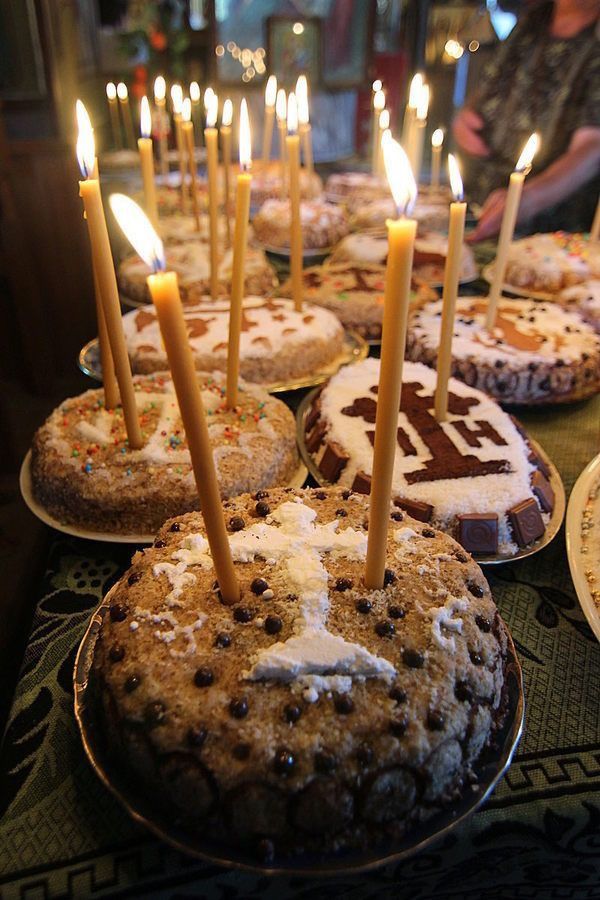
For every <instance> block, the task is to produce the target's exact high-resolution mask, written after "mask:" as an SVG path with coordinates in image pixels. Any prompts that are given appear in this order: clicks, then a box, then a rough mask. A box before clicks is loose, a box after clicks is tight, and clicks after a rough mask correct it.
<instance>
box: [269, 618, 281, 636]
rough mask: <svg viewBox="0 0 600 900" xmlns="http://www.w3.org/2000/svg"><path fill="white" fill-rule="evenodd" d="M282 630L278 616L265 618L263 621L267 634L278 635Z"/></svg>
mask: <svg viewBox="0 0 600 900" xmlns="http://www.w3.org/2000/svg"><path fill="white" fill-rule="evenodd" d="M281 628H282V621H281V619H280V618H279V616H267V618H266V619H265V631H266V632H267V634H278V633H279V632H280V631H281Z"/></svg>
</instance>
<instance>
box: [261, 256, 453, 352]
mask: <svg viewBox="0 0 600 900" xmlns="http://www.w3.org/2000/svg"><path fill="white" fill-rule="evenodd" d="M302 278H303V293H304V299H305V300H307V301H308V302H309V303H314V304H315V305H317V306H324V307H325V308H326V309H329V310H331V312H333V313H335V315H336V316H337V317H338V318H339V320H340V321H341V323H342V325H344V327H345V328H350V329H352V330H353V331H357V332H358V333H359V334H361V335H362V336H363V337H365V338H367V339H369V340H380V338H381V325H382V322H383V292H384V288H385V266H379V265H375V264H374V263H371V264H369V263H363V264H362V265H359V264H358V263H336V264H335V265H326V266H312V267H311V268H309V269H304V270H303V272H302ZM412 286H413V291H414V296H413V300H414V302H419V303H420V302H424V301H425V300H430V299H432V297H437V294H436V293H435V291H433V290H432V289H431V288H429V287H427V285H426V284H425V283H424V282H422V281H421V280H420V279H419V278H418V277H417V276H415V275H413V285H412ZM279 292H280V293H281V295H282V296H284V297H291V296H292V282H291V279H288V280H287V281H286V282H285V283H284V284H283V285H282V286H281V287H280V289H279Z"/></svg>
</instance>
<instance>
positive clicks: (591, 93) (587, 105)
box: [577, 42, 600, 128]
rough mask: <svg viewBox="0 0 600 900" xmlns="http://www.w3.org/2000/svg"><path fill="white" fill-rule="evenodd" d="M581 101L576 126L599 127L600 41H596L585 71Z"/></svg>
mask: <svg viewBox="0 0 600 900" xmlns="http://www.w3.org/2000/svg"><path fill="white" fill-rule="evenodd" d="M582 101H583V102H582V104H581V110H580V113H579V116H578V117H577V127H578V128H583V127H586V126H587V127H588V128H589V127H590V126H592V127H594V128H600V42H599V43H598V52H597V53H594V54H593V56H592V57H591V59H590V63H589V66H588V70H587V72H586V73H585V87H584V89H583V91H582Z"/></svg>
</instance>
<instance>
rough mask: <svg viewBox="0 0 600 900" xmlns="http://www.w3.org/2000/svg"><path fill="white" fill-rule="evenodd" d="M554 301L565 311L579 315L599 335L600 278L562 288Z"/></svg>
mask: <svg viewBox="0 0 600 900" xmlns="http://www.w3.org/2000/svg"><path fill="white" fill-rule="evenodd" d="M556 299H557V301H558V303H560V304H561V306H564V307H565V309H568V310H571V312H577V313H579V315H580V316H581V318H582V319H583V320H584V322H587V323H588V325H591V326H592V328H593V329H594V331H595V332H597V333H598V334H600V278H590V279H589V281H582V282H581V284H574V285H572V286H571V287H568V288H564V289H563V290H562V291H561V292H560V293H559V294H558V295H557V297H556Z"/></svg>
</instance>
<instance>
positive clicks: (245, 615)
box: [233, 606, 254, 623]
mask: <svg viewBox="0 0 600 900" xmlns="http://www.w3.org/2000/svg"><path fill="white" fill-rule="evenodd" d="M233 618H234V621H235V622H243V623H246V622H251V621H252V619H253V618H254V610H253V609H249V608H248V607H247V606H236V607H235V608H234V610H233Z"/></svg>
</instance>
